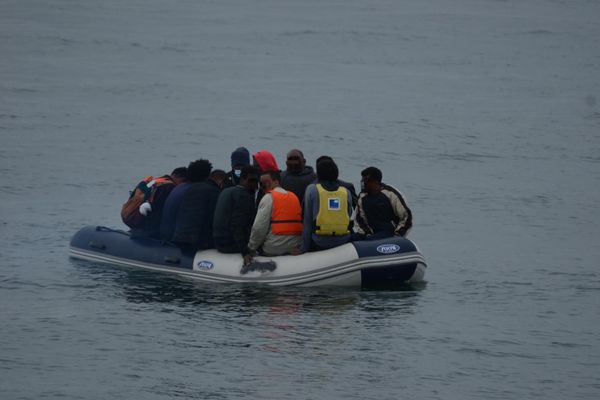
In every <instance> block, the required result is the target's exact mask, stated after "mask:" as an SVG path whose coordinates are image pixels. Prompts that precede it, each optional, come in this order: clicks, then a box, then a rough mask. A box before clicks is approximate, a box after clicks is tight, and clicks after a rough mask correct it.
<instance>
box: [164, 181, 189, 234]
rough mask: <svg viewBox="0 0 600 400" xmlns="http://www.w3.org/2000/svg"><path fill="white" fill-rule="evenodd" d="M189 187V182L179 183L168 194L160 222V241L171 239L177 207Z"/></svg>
mask: <svg viewBox="0 0 600 400" xmlns="http://www.w3.org/2000/svg"><path fill="white" fill-rule="evenodd" d="M190 186H191V183H190V182H183V183H180V184H179V185H177V186H175V188H174V189H173V190H172V191H171V193H170V194H169V197H167V200H166V201H165V205H164V207H163V213H162V218H161V221H160V238H161V239H163V240H167V241H169V240H171V238H172V237H173V232H174V231H175V224H176V222H177V213H178V212H179V207H180V206H181V202H182V201H183V197H184V195H185V193H186V192H187V190H188V189H189V188H190Z"/></svg>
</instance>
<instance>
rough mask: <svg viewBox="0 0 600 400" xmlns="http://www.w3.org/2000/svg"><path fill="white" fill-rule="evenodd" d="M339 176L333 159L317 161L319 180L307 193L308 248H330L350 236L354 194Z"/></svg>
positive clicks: (305, 237)
mask: <svg viewBox="0 0 600 400" xmlns="http://www.w3.org/2000/svg"><path fill="white" fill-rule="evenodd" d="M337 176H338V169H337V165H336V164H335V163H334V162H333V160H323V161H321V162H320V163H318V164H317V177H318V183H316V184H311V185H310V186H308V188H307V189H306V194H305V196H304V230H303V234H302V236H303V240H302V250H303V251H304V252H306V251H311V250H324V249H330V248H333V247H337V246H340V245H342V244H344V243H347V242H348V241H349V240H350V234H351V231H350V227H351V221H350V218H351V216H352V196H351V193H350V191H349V190H348V189H346V188H345V187H343V186H341V185H340V184H339V183H338V182H337Z"/></svg>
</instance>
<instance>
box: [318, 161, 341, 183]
mask: <svg viewBox="0 0 600 400" xmlns="http://www.w3.org/2000/svg"><path fill="white" fill-rule="evenodd" d="M338 174H339V171H338V167H337V165H336V164H335V162H333V160H332V159H331V158H326V159H321V161H319V162H318V163H317V180H318V181H319V182H322V181H330V182H335V181H337V179H338Z"/></svg>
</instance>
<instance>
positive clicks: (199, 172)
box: [188, 158, 212, 182]
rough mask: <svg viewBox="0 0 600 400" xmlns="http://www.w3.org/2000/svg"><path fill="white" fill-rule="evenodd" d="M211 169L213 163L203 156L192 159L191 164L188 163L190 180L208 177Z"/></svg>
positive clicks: (199, 180)
mask: <svg viewBox="0 0 600 400" xmlns="http://www.w3.org/2000/svg"><path fill="white" fill-rule="evenodd" d="M211 169H212V164H211V163H210V161H208V160H205V159H203V158H201V159H199V160H196V161H192V162H191V163H190V165H188V180H189V181H190V182H201V181H203V180H205V179H207V178H208V176H209V175H210V171H211Z"/></svg>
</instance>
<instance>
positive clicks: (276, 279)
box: [70, 226, 426, 288]
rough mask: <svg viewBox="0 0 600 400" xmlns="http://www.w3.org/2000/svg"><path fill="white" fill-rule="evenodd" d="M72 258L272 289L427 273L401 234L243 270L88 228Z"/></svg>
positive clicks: (228, 259) (229, 262)
mask: <svg viewBox="0 0 600 400" xmlns="http://www.w3.org/2000/svg"><path fill="white" fill-rule="evenodd" d="M70 256H71V257H72V258H75V259H81V260H88V261H94V262H99V263H103V264H109V265H115V266H124V267H133V268H142V269H148V270H154V271H160V272H167V273H174V274H178V275H181V276H185V277H188V278H192V279H196V280H200V281H204V282H214V283H259V284H267V285H272V286H290V285H295V286H328V285H331V286H346V287H363V288H368V287H381V286H385V287H393V286H398V285H401V284H404V283H407V282H420V281H422V280H423V277H424V275H425V269H426V263H425V259H424V258H423V256H422V255H421V253H420V252H419V250H418V249H417V246H416V245H415V244H414V243H413V242H412V241H410V240H409V239H406V238H402V237H399V236H395V237H391V238H386V239H381V240H373V241H358V242H352V243H346V244H344V245H342V246H339V247H335V248H333V249H329V250H322V251H317V252H310V253H305V254H301V255H298V256H278V257H260V256H259V257H255V261H254V262H253V264H251V265H250V266H249V268H248V267H246V268H243V267H244V266H243V259H242V257H241V255H239V254H223V253H219V252H218V251H216V250H214V249H213V250H203V251H198V252H196V253H195V254H186V253H185V252H182V250H181V249H180V248H178V247H176V246H175V245H173V244H171V243H168V242H164V241H160V240H156V239H150V238H137V237H132V236H131V235H130V234H129V233H127V232H124V231H120V230H114V229H110V228H106V227H101V226H87V227H84V228H82V229H81V230H79V231H78V232H77V233H76V234H75V235H74V236H73V238H72V239H71V244H70Z"/></svg>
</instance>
